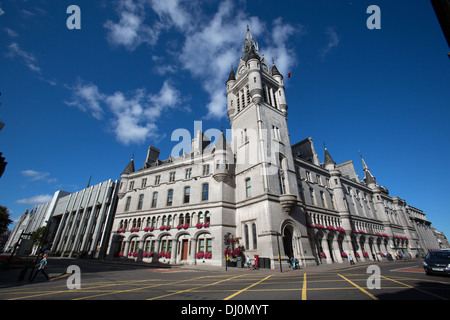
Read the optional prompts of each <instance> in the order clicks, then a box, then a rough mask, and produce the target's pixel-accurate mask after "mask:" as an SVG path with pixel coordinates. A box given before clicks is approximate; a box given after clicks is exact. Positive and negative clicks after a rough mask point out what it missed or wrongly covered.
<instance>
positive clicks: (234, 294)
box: [224, 274, 273, 300]
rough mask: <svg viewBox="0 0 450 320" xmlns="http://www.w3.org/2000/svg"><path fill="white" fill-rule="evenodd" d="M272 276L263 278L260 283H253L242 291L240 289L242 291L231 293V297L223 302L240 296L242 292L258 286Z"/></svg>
mask: <svg viewBox="0 0 450 320" xmlns="http://www.w3.org/2000/svg"><path fill="white" fill-rule="evenodd" d="M272 276H273V274H272V275H270V276H267V277H265V278H264V279H262V280H260V281H258V282H255V283H254V284H252V285H250V286H248V287H247V288H244V289H242V290H239V291H238V292H236V293H233V294H232V295H231V296H228V297H226V298H225V299H224V300H230V299H231V298H234V297H236V296H237V295H238V294H241V293H242V292H244V291H247V290H248V289H250V288H252V287H254V286H256V285H257V284H260V283H261V282H263V281H265V280H266V279H269V278H270V277H272Z"/></svg>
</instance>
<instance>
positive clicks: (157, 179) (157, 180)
mask: <svg viewBox="0 0 450 320" xmlns="http://www.w3.org/2000/svg"><path fill="white" fill-rule="evenodd" d="M160 181H161V176H160V175H159V174H158V175H157V176H155V184H159V182H160Z"/></svg>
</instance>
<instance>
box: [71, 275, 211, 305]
mask: <svg viewBox="0 0 450 320" xmlns="http://www.w3.org/2000/svg"><path fill="white" fill-rule="evenodd" d="M200 278H203V277H197V278H193V279H186V280H180V281H175V282H172V283H160V284H154V285H150V286H145V287H139V288H134V289H127V290H120V291H115V292H111V293H104V294H97V295H93V296H86V297H80V298H76V299H73V300H82V299H87V298H95V297H100V296H106V295H108V294H117V293H124V292H132V291H138V290H142V289H147V288H154V287H160V286H164V285H168V284H177V283H181V282H186V281H192V280H197V279H200Z"/></svg>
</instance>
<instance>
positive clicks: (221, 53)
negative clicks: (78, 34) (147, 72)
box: [104, 0, 303, 119]
mask: <svg viewBox="0 0 450 320" xmlns="http://www.w3.org/2000/svg"><path fill="white" fill-rule="evenodd" d="M150 10H152V11H153V16H154V15H155V14H156V15H157V17H156V18H153V19H146V18H148V17H149V16H150V14H151V12H149V11H150ZM117 11H118V12H119V16H120V20H119V22H117V23H114V22H111V21H107V22H106V23H105V25H104V26H105V28H106V29H107V30H108V34H107V37H108V41H110V43H112V44H116V45H121V46H124V47H125V48H127V49H129V50H134V49H135V48H136V47H137V46H139V45H140V44H142V43H144V42H146V43H147V44H149V45H155V44H156V43H157V42H158V40H159V36H160V34H161V33H162V32H163V31H167V30H169V29H171V31H173V30H175V31H177V32H178V35H181V36H182V37H183V40H182V41H183V45H182V48H181V52H180V51H176V54H174V55H173V56H174V57H175V56H176V62H175V63H172V64H170V63H165V64H163V63H162V62H161V58H160V57H157V56H154V55H153V56H152V57H151V58H152V59H153V60H154V61H158V62H160V63H159V64H157V65H156V66H155V67H154V70H155V72H156V73H158V74H160V75H165V74H171V73H174V72H175V71H177V70H178V68H180V67H181V69H184V70H187V71H188V72H190V73H191V75H192V76H194V77H196V78H197V79H198V80H199V81H200V83H201V85H202V87H203V89H204V90H205V91H206V92H207V94H208V95H209V102H208V103H207V106H206V107H207V111H208V113H207V115H206V118H216V119H220V118H222V117H223V116H225V115H226V96H225V90H224V83H225V81H226V78H227V77H228V74H229V70H230V66H231V64H235V65H236V64H237V63H238V62H239V61H238V57H239V56H240V55H241V45H242V43H243V41H244V38H245V33H246V27H247V25H249V26H250V29H251V32H252V34H253V35H254V36H259V35H261V34H264V35H265V36H268V37H267V38H265V39H263V40H266V42H267V45H266V47H265V48H261V47H260V51H261V53H264V54H265V57H266V59H267V60H268V61H269V62H270V60H271V59H272V58H274V59H275V62H276V65H277V68H278V69H279V70H280V72H282V73H287V72H289V71H290V70H289V68H292V66H293V65H294V64H295V60H296V58H295V52H294V51H293V49H292V48H290V47H289V38H290V37H291V36H293V35H294V34H296V33H299V32H300V33H301V32H303V31H302V28H301V26H292V25H290V24H287V23H284V22H283V21H282V19H281V18H278V19H275V20H274V21H273V23H272V28H271V29H270V30H267V29H266V26H265V24H264V23H263V22H261V21H260V20H259V18H258V17H252V16H249V15H248V14H247V13H246V12H244V11H243V10H242V9H241V8H240V7H238V6H237V5H236V6H235V5H234V3H233V2H232V1H230V0H226V1H222V2H220V3H219V6H218V9H217V12H216V13H215V14H214V15H213V16H212V17H207V16H205V14H204V12H202V10H201V8H200V6H199V5H198V4H193V3H192V2H190V1H182V0H164V1H158V0H138V1H136V2H131V1H128V0H120V1H118V2H117ZM148 20H151V23H152V25H151V26H150V25H148V24H146V22H147V21H148ZM149 31H151V32H149ZM144 35H146V36H144ZM150 35H151V36H150ZM145 39H146V40H145Z"/></svg>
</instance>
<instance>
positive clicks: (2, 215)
mask: <svg viewBox="0 0 450 320" xmlns="http://www.w3.org/2000/svg"><path fill="white" fill-rule="evenodd" d="M12 222H13V221H12V220H11V219H10V218H9V210H8V208H6V207H4V206H0V234H3V233H4V232H6V230H8V226H9V225H10V224H11V223H12Z"/></svg>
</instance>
